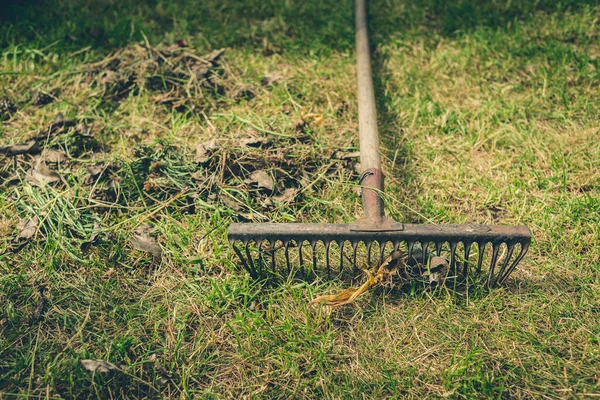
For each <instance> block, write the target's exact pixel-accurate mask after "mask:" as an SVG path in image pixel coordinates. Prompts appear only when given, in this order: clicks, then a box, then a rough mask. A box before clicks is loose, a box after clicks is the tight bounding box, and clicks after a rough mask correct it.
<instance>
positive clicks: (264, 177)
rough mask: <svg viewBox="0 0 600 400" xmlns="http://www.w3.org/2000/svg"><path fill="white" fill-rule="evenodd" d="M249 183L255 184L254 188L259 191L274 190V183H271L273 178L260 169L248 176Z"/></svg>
mask: <svg viewBox="0 0 600 400" xmlns="http://www.w3.org/2000/svg"><path fill="white" fill-rule="evenodd" d="M250 183H253V184H256V186H257V187H258V188H261V189H267V190H271V191H272V190H273V189H274V188H275V182H274V181H273V178H271V175H269V173H268V172H267V171H264V170H262V169H259V170H257V171H254V172H253V173H252V174H251V175H250Z"/></svg>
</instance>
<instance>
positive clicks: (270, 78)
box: [260, 72, 284, 86]
mask: <svg viewBox="0 0 600 400" xmlns="http://www.w3.org/2000/svg"><path fill="white" fill-rule="evenodd" d="M283 79H284V77H283V75H280V74H278V73H276V72H275V73H273V74H269V75H265V76H264V77H263V78H262V79H261V81H260V84H261V85H263V86H272V85H273V84H275V83H277V82H280V81H282V80H283Z"/></svg>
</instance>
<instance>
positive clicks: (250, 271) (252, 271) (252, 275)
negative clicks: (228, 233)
mask: <svg viewBox="0 0 600 400" xmlns="http://www.w3.org/2000/svg"><path fill="white" fill-rule="evenodd" d="M230 243H231V247H232V248H233V251H234V252H235V255H236V256H238V258H239V259H240V260H242V264H244V268H246V270H247V271H248V272H249V273H250V276H251V277H252V278H254V279H256V271H254V269H253V268H251V267H250V265H248V262H247V261H246V259H245V258H244V256H243V255H242V252H241V251H240V249H238V247H237V246H236V244H235V240H231V241H230Z"/></svg>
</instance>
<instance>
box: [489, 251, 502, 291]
mask: <svg viewBox="0 0 600 400" xmlns="http://www.w3.org/2000/svg"><path fill="white" fill-rule="evenodd" d="M499 250H500V245H499V244H494V245H493V250H492V261H491V262H490V271H489V273H488V279H487V286H488V287H490V283H491V281H492V276H493V275H494V268H495V267H496V263H497V262H498V251H499Z"/></svg>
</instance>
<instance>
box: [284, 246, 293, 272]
mask: <svg viewBox="0 0 600 400" xmlns="http://www.w3.org/2000/svg"><path fill="white" fill-rule="evenodd" d="M284 247H285V249H284V252H285V266H286V268H287V273H288V275H290V274H291V272H292V268H291V266H290V242H287V241H286V242H285V245H284Z"/></svg>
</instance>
